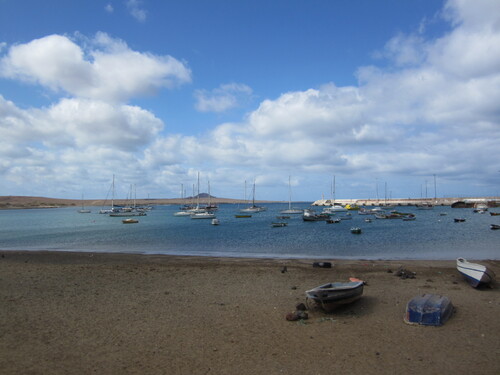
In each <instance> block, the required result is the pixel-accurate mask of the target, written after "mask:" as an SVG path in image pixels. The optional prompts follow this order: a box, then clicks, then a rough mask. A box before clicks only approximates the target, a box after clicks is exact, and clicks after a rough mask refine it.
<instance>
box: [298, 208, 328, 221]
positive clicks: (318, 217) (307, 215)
mask: <svg viewBox="0 0 500 375" xmlns="http://www.w3.org/2000/svg"><path fill="white" fill-rule="evenodd" d="M329 218H330V215H327V214H324V213H321V214H317V213H316V212H314V211H313V210H304V213H303V214H302V220H304V221H326V220H328V219H329Z"/></svg>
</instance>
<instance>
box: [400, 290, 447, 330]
mask: <svg viewBox="0 0 500 375" xmlns="http://www.w3.org/2000/svg"><path fill="white" fill-rule="evenodd" d="M453 310H454V307H453V304H452V303H451V301H450V299H449V298H448V297H445V296H440V295H437V294H423V295H421V296H417V297H415V298H412V299H411V300H410V301H409V302H408V304H407V305H406V314H405V316H404V321H405V323H408V324H415V325H426V326H440V325H443V324H444V323H445V322H446V321H447V320H448V319H449V318H450V316H451V315H452V314H453Z"/></svg>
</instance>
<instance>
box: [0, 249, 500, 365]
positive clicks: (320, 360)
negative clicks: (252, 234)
mask: <svg viewBox="0 0 500 375" xmlns="http://www.w3.org/2000/svg"><path fill="white" fill-rule="evenodd" d="M0 255H1V257H0V282H1V284H2V288H1V292H0V301H1V306H2V307H0V329H1V332H2V333H3V334H2V336H0V350H1V352H2V354H3V355H2V356H1V357H0V368H2V369H3V370H2V371H3V373H5V374H17V373H51V374H59V373H89V372H96V373H106V374H156V373H158V374H162V373H169V374H207V373H213V374H235V373H239V374H264V373H268V374H275V373H300V372H302V373H308V374H309V373H314V374H331V373H335V372H337V373H365V374H380V373H400V372H409V373H413V374H429V373H456V374H497V373H499V372H500V360H499V358H500V342H499V340H498V332H500V320H499V319H498V315H499V313H500V289H499V288H498V284H495V285H494V286H493V288H491V289H485V290H476V289H473V288H471V287H470V286H469V285H468V284H467V283H466V282H465V281H464V280H463V279H462V277H461V276H460V275H459V274H458V272H457V271H456V268H455V261H448V260H438V261H433V260H417V261H411V260H398V261H383V260H380V261H371V260H335V259H324V261H329V262H332V263H333V267H332V268H331V269H326V268H325V269H323V268H314V267H312V263H313V260H309V259H288V260H287V259H261V258H260V259H254V258H213V257H192V256H170V255H142V254H117V253H78V252H48V251H39V252H29V251H28V252H23V251H0ZM314 261H317V259H316V260H314ZM481 263H483V264H486V265H488V267H491V268H492V269H493V270H494V271H495V272H496V274H497V275H500V261H498V260H488V261H481ZM284 266H286V272H282V271H283V270H284V268H283V267H284ZM400 266H401V267H405V268H406V269H407V270H410V271H412V272H415V273H416V277H415V279H406V280H403V279H401V278H399V277H397V276H395V271H396V270H397V269H398V268H399V267H400ZM389 270H390V271H393V272H392V273H390V272H389ZM349 277H358V278H360V279H362V280H365V281H366V282H367V285H366V286H365V291H364V294H363V297H362V298H361V299H360V300H359V301H357V302H355V303H353V304H351V305H346V306H344V307H341V308H339V309H337V310H336V311H335V312H333V313H331V314H326V313H324V312H322V311H320V310H315V309H312V310H309V311H308V313H309V319H308V320H305V321H302V322H289V321H286V320H285V315H286V314H287V313H288V312H291V311H293V310H294V309H295V306H296V304H298V303H300V302H304V301H305V295H304V291H305V290H307V289H310V288H312V287H315V286H317V285H320V284H324V283H326V282H331V281H346V280H347V279H348V278H349ZM423 293H432V294H441V295H446V296H448V297H449V298H450V299H451V301H452V303H453V305H454V306H455V307H456V311H455V313H454V315H453V316H452V318H451V319H450V320H449V321H448V322H447V323H446V324H445V325H444V326H441V327H422V326H409V325H407V324H405V323H404V322H403V314H404V312H405V307H406V303H407V302H408V300H409V299H411V298H413V297H415V296H417V295H420V294H423Z"/></svg>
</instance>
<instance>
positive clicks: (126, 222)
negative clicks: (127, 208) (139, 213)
mask: <svg viewBox="0 0 500 375" xmlns="http://www.w3.org/2000/svg"><path fill="white" fill-rule="evenodd" d="M138 222H139V220H137V219H123V220H122V223H123V224H137V223H138Z"/></svg>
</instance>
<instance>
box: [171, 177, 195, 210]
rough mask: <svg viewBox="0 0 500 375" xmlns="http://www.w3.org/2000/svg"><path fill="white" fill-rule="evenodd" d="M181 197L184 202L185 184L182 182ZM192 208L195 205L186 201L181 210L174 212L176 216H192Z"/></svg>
mask: <svg viewBox="0 0 500 375" xmlns="http://www.w3.org/2000/svg"><path fill="white" fill-rule="evenodd" d="M181 199H182V202H184V200H185V198H184V185H183V184H181ZM192 208H193V206H191V205H188V204H186V203H185V202H184V205H183V206H182V207H181V210H180V211H177V212H176V213H174V216H190V215H191V212H190V211H189V210H190V209H192Z"/></svg>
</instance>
